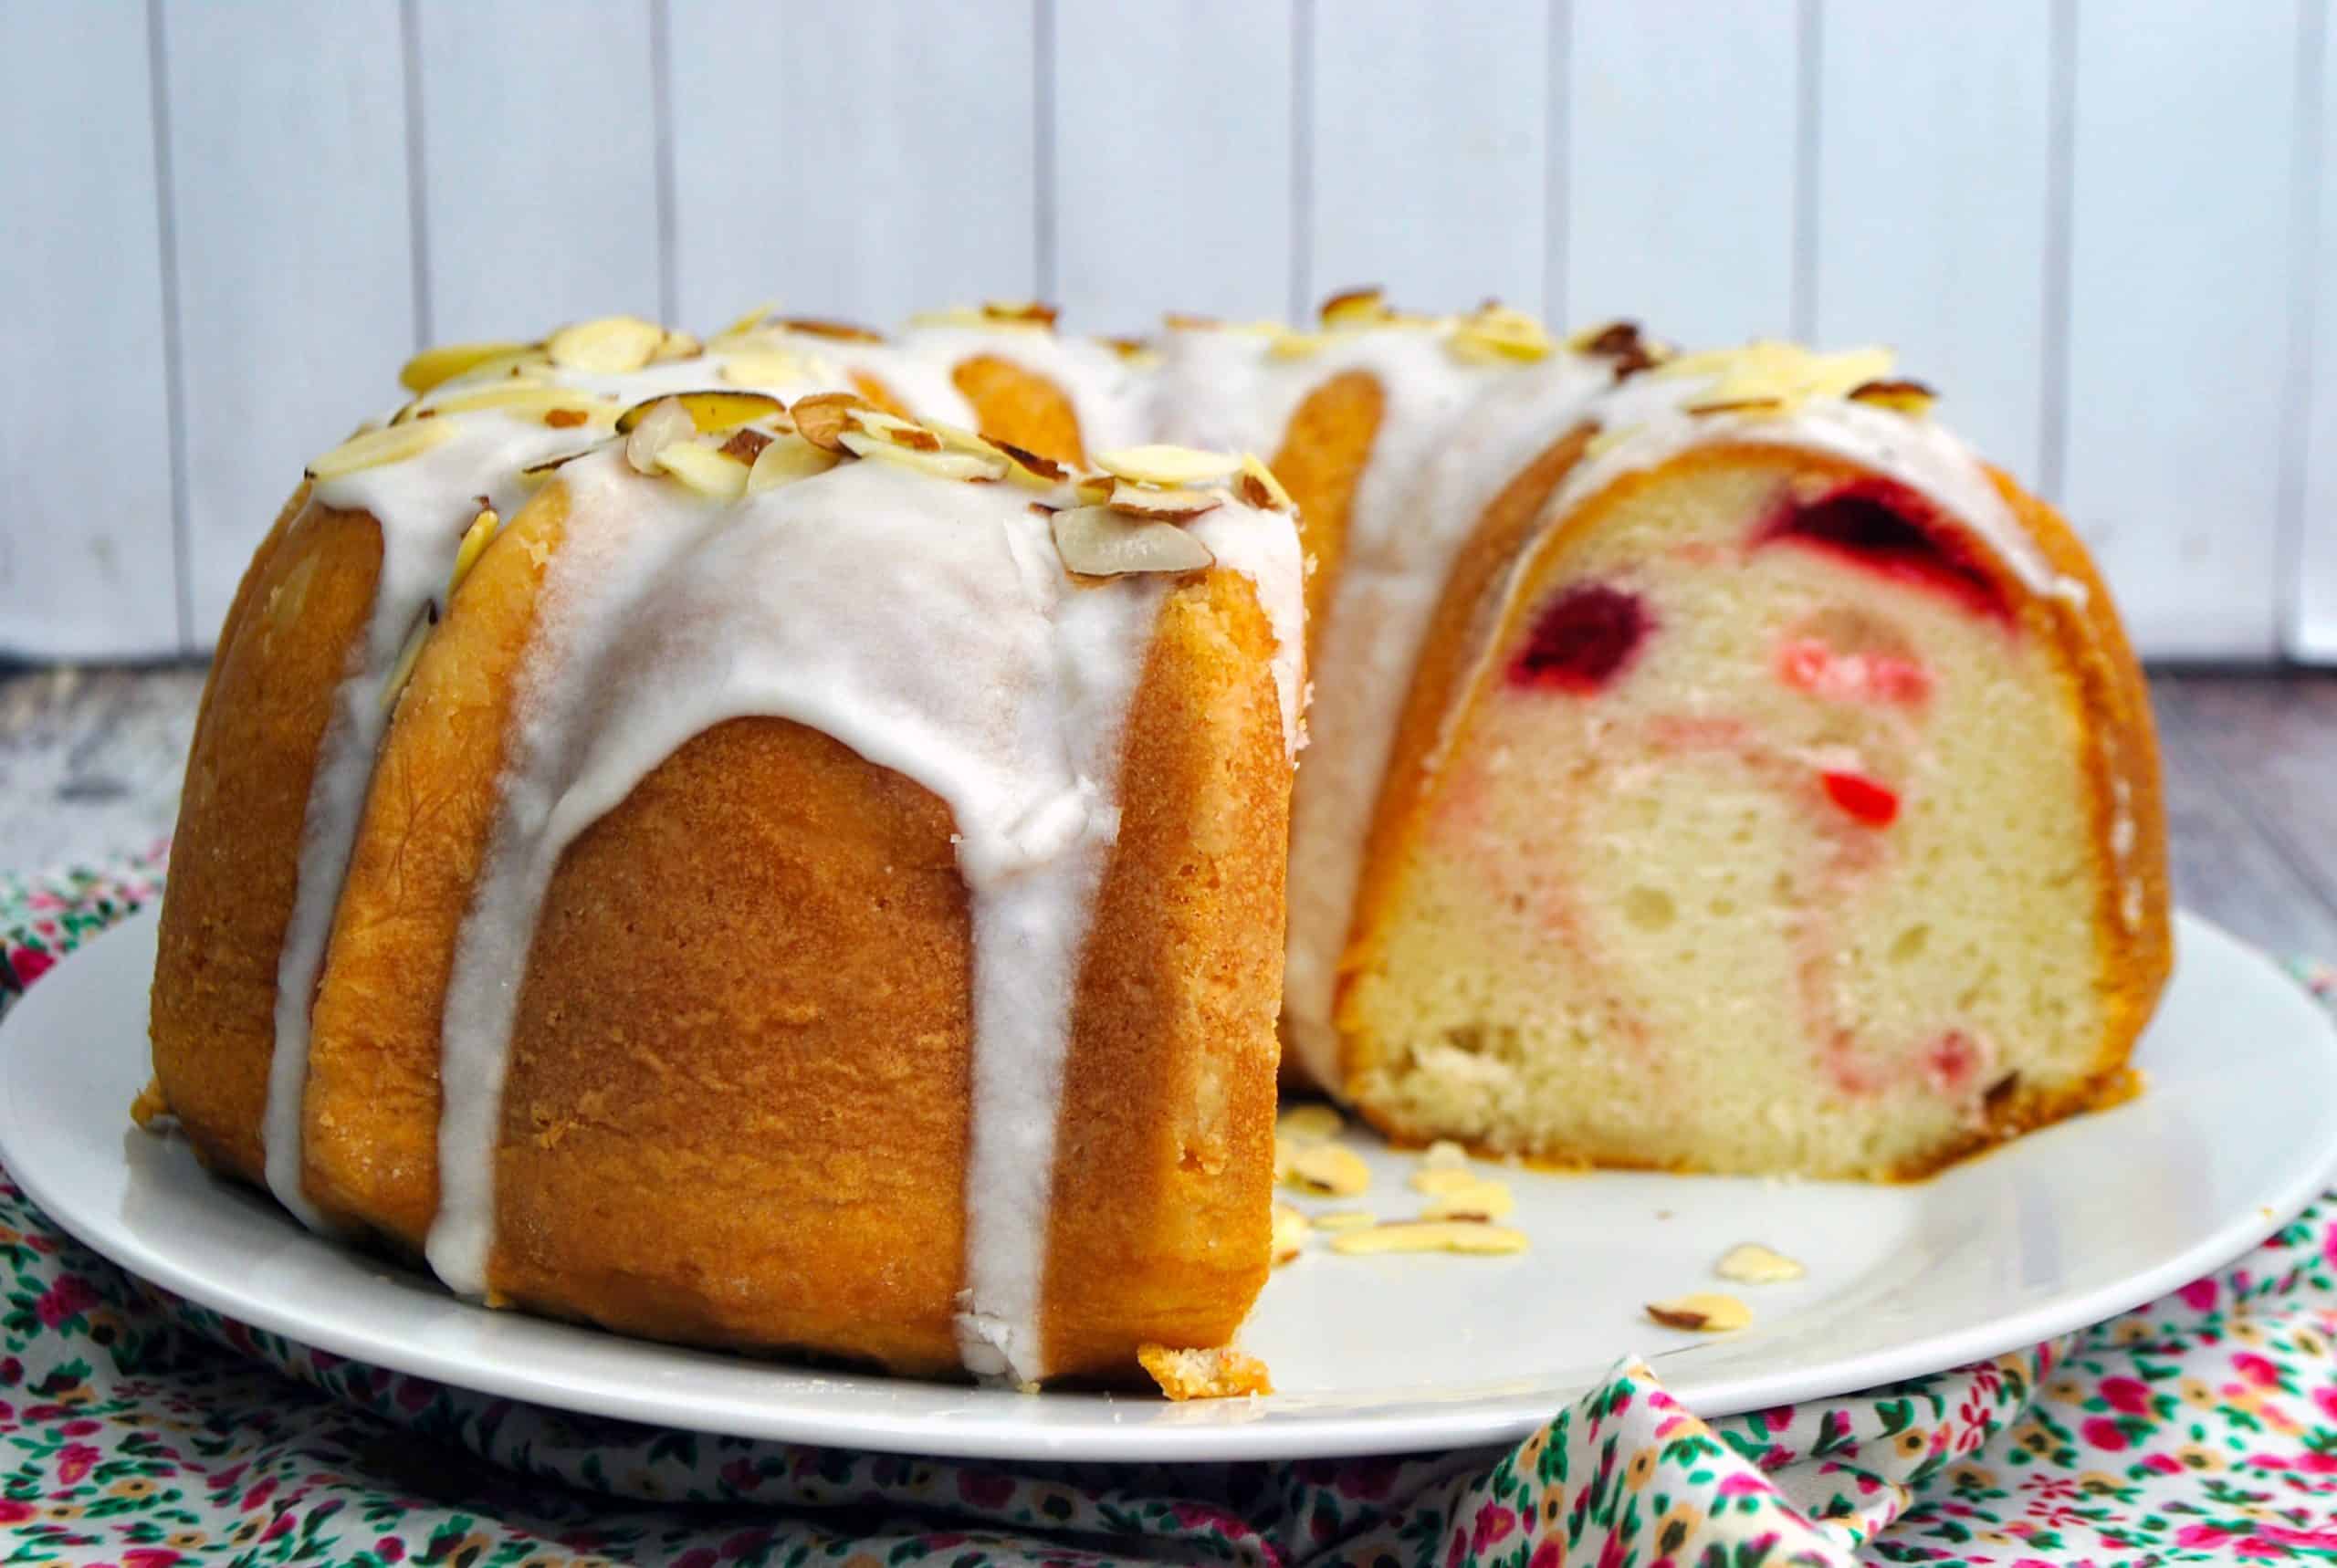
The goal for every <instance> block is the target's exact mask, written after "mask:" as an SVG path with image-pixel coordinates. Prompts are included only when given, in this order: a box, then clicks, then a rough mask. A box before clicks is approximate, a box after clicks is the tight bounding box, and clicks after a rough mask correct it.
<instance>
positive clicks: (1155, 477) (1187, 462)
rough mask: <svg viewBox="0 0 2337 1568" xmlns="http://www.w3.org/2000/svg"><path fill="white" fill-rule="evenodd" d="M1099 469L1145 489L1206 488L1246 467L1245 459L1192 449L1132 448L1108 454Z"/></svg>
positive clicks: (1101, 457)
mask: <svg viewBox="0 0 2337 1568" xmlns="http://www.w3.org/2000/svg"><path fill="white" fill-rule="evenodd" d="M1095 466H1096V467H1098V468H1101V469H1102V470H1103V471H1104V472H1105V473H1106V474H1109V475H1111V476H1113V477H1114V478H1116V479H1134V480H1136V481H1137V483H1138V484H1143V485H1171V486H1174V485H1206V484H1208V483H1210V481H1211V480H1214V479H1222V478H1224V477H1225V476H1227V475H1229V474H1231V473H1233V472H1235V471H1236V470H1237V469H1239V468H1240V467H1241V466H1242V459H1241V458H1240V457H1239V456H1238V455H1233V454H1231V453H1225V452H1197V451H1195V450H1194V449H1193V448H1191V447H1189V446H1128V447H1123V448H1122V449H1121V450H1119V451H1117V452H1106V453H1104V454H1102V455H1099V456H1098V457H1097V458H1096V459H1095Z"/></svg>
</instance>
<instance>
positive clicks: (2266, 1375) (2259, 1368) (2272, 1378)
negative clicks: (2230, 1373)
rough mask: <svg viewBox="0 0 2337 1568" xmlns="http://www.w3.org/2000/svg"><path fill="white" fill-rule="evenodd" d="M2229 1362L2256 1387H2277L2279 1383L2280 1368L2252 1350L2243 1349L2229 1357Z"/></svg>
mask: <svg viewBox="0 0 2337 1568" xmlns="http://www.w3.org/2000/svg"><path fill="white" fill-rule="evenodd" d="M2231 1364H2232V1365H2233V1367H2234V1368H2236V1369H2237V1371H2238V1373H2239V1375H2241V1376H2242V1377H2245V1378H2246V1379H2248V1382H2250V1383H2253V1384H2254V1385H2256V1386H2257V1387H2258V1388H2277V1387H2279V1384H2280V1369H2279V1367H2277V1366H2274V1365H2273V1364H2271V1363H2270V1362H2269V1361H2267V1360H2265V1359H2264V1358H2263V1357H2262V1356H2260V1355H2258V1354H2256V1353H2255V1352H2254V1351H2252V1350H2243V1351H2241V1352H2240V1353H2239V1354H2237V1355H2235V1356H2233V1357H2232V1358H2231Z"/></svg>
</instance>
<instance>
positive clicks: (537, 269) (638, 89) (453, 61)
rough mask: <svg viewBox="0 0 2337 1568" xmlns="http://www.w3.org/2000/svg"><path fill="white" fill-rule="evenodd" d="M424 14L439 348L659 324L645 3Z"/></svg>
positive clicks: (531, 1)
mask: <svg viewBox="0 0 2337 1568" xmlns="http://www.w3.org/2000/svg"><path fill="white" fill-rule="evenodd" d="M575 18H576V12H575V7H574V6H573V5H567V4H563V3H561V0H465V3H464V4H461V5H438V4H424V5H419V6H418V7H417V11H416V21H417V23H418V43H419V46H420V47H419V49H418V51H417V57H418V64H419V67H420V82H419V88H420V92H419V99H420V103H421V108H422V174H423V182H422V183H423V190H424V202H423V206H424V214H425V217H426V224H425V226H424V234H426V235H428V249H427V255H426V256H425V258H424V259H425V263H426V273H425V277H426V279H427V294H426V298H427V299H428V300H429V306H430V316H431V319H430V322H429V330H430V335H431V336H432V337H433V338H435V339H436V340H439V341H441V342H460V341H464V340H473V339H481V338H529V337H533V336H535V335H537V334H539V333H541V332H545V331H549V330H550V329H551V328H553V327H555V326H558V325H559V324H560V323H561V322H563V321H572V320H578V319H586V318H590V317H594V316H606V315H610V314H613V313H614V312H617V311H625V312H629V313H631V314H634V315H638V316H646V317H650V318H652V319H655V317H656V316H657V314H658V256H657V224H656V211H657V127H656V122H655V114H654V112H653V106H654V94H653V90H652V82H653V79H654V78H653V70H652V67H653V58H652V54H651V48H650V35H649V5H648V0H628V3H626V4H623V5H600V6H597V7H595V8H594V9H593V11H592V24H591V26H577V25H576V19H575Z"/></svg>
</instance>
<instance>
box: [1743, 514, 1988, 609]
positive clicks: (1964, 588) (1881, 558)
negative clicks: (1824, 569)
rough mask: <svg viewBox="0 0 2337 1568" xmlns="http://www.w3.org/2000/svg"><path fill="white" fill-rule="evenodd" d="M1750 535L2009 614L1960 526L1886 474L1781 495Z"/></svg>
mask: <svg viewBox="0 0 2337 1568" xmlns="http://www.w3.org/2000/svg"><path fill="white" fill-rule="evenodd" d="M1753 543H1754V545H1755V547H1760V546H1764V545H1777V544H1789V545H1796V546H1798V547H1800V548H1802V549H1812V550H1818V551H1820V552H1822V553H1823V554H1825V555H1828V556H1829V557H1831V558H1833V559H1836V560H1839V561H1840V562H1842V563H1843V564H1845V565H1848V566H1853V567H1856V568H1858V569H1859V570H1862V571H1867V572H1871V573H1873V574H1874V575H1876V576H1878V577H1882V578H1886V579H1888V580H1891V581H1893V582H1901V583H1905V584H1907V585H1908V586H1910V587H1913V588H1920V589H1923V590H1924V591H1928V592H1933V593H1938V594H1944V595H1945V596H1946V597H1948V598H1950V599H1952V600H1954V601H1956V602H1957V603H1958V604H1961V605H1962V606H1963V607H1964V608H1965V610H1967V611H1970V612H1972V613H1973V614H1975V615H1985V616H1988V617H1990V618H1992V619H1994V620H1998V621H2003V622H2007V624H2009V623H2010V622H2011V621H2012V606H2011V605H2010V603H2009V602H2008V601H2007V600H2006V598H2005V593H2004V590H2003V588H2002V587H2001V586H2000V585H1999V584H1998V583H1997V581H1996V578H1995V577H1994V576H1993V575H1992V574H1991V573H1990V572H1989V571H1988V570H1987V568H1986V567H1985V566H1984V565H1982V564H1981V561H1980V558H1979V556H1978V554H1977V552H1976V551H1975V550H1974V549H1973V547H1972V544H1971V541H1970V539H1969V538H1968V537H1967V536H1966V535H1965V532H1964V530H1963V529H1962V528H1960V527H1958V526H1957V525H1956V524H1954V523H1953V522H1951V521H1950V520H1949V519H1948V518H1947V517H1945V516H1944V514H1942V513H1941V511H1940V510H1939V508H1938V507H1934V506H1933V505H1932V503H1931V502H1930V501H1929V500H1927V499H1925V498H1924V497H1923V496H1922V495H1920V494H1918V493H1917V492H1916V491H1913V490H1911V489H1909V488H1908V487H1907V486H1904V485H1899V484H1894V483H1892V481H1890V480H1888V479H1875V478H1865V479H1853V480H1851V481H1850V482H1849V483H1848V484H1845V485H1839V486H1835V487H1834V488H1833V489H1831V490H1829V491H1827V492H1826V493H1825V494H1823V495H1821V496H1818V497H1816V498H1815V499H1812V500H1787V501H1786V502H1785V503H1783V504H1782V505H1780V506H1779V507H1777V508H1776V510H1775V511H1773V512H1772V513H1771V514H1770V515H1769V516H1768V517H1766V518H1764V519H1763V521H1762V522H1761V525H1760V526H1759V528H1756V529H1755V532H1754V535H1753Z"/></svg>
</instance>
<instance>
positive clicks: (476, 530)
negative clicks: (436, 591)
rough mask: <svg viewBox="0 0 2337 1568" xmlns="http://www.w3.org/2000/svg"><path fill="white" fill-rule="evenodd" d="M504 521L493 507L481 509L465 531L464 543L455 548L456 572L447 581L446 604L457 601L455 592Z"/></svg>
mask: <svg viewBox="0 0 2337 1568" xmlns="http://www.w3.org/2000/svg"><path fill="white" fill-rule="evenodd" d="M502 526H503V519H502V518H500V517H497V516H496V515H495V508H494V507H480V508H479V513H478V516H477V517H473V518H472V519H471V526H470V527H469V528H465V529H464V530H463V542H462V543H461V544H459V545H456V547H455V570H454V571H453V572H452V573H451V574H449V575H448V577H447V579H446V602H447V603H449V604H452V603H453V602H454V601H455V591H456V589H458V588H460V587H462V586H463V579H465V578H466V577H468V576H469V575H470V574H471V568H472V567H473V566H475V565H477V562H478V558H479V556H480V555H481V554H482V553H483V552H484V551H485V550H486V549H487V541H488V540H490V539H492V538H495V531H496V529H498V528H501V527H502Z"/></svg>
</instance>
